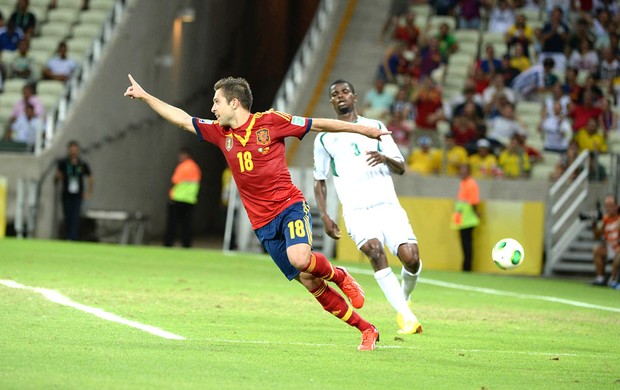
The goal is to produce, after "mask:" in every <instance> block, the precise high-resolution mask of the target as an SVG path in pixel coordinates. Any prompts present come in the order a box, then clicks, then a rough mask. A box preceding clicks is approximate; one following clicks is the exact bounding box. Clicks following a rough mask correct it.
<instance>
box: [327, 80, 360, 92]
mask: <svg viewBox="0 0 620 390" xmlns="http://www.w3.org/2000/svg"><path fill="white" fill-rule="evenodd" d="M336 84H346V85H348V86H349V88H350V89H351V92H352V93H353V94H354V95H355V87H354V86H353V84H351V83H350V82H348V81H347V80H344V79H337V80H334V81H333V82H332V83H331V84H329V88H328V90H331V89H332V87H333V86H334V85H336Z"/></svg>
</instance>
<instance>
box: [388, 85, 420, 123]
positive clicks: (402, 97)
mask: <svg viewBox="0 0 620 390" xmlns="http://www.w3.org/2000/svg"><path fill="white" fill-rule="evenodd" d="M413 110H414V108H413V103H411V100H410V99H409V96H408V94H407V88H405V87H400V88H398V92H396V96H395V97H394V101H393V102H392V104H391V105H390V115H392V116H393V115H395V114H396V113H398V114H400V116H401V118H403V119H405V120H407V119H413Z"/></svg>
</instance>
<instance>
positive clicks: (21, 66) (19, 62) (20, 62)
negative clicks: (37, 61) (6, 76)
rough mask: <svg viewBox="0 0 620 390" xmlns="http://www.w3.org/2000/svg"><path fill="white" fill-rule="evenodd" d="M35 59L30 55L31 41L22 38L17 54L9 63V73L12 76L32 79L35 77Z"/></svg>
mask: <svg viewBox="0 0 620 390" xmlns="http://www.w3.org/2000/svg"><path fill="white" fill-rule="evenodd" d="M33 65H34V59H33V58H32V56H31V55H30V41H29V40H27V39H22V40H21V41H19V45H18V47H17V55H15V57H13V61H11V63H10V64H9V73H10V75H11V77H14V78H19V79H25V80H31V81H34V80H32V79H33V76H34V75H33V73H32V71H33Z"/></svg>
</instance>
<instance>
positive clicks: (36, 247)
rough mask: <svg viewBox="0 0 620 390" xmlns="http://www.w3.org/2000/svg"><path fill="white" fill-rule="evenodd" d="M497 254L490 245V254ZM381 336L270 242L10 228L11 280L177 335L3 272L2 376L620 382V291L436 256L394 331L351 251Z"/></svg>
mask: <svg viewBox="0 0 620 390" xmlns="http://www.w3.org/2000/svg"><path fill="white" fill-rule="evenodd" d="M489 261H491V260H489ZM344 265H345V266H348V268H349V270H350V271H351V273H352V275H354V276H355V277H356V279H357V280H358V281H359V282H360V284H361V285H362V286H363V287H364V289H365V291H366V298H367V300H366V304H365V306H364V308H362V309H361V310H359V312H360V313H361V314H362V316H363V317H364V318H366V319H367V320H369V321H370V322H372V323H374V324H375V325H376V326H377V328H378V329H379V331H380V332H381V342H380V343H378V346H379V347H378V349H377V350H375V351H372V352H359V351H357V350H356V347H357V345H358V344H359V342H360V333H359V332H358V331H357V330H356V329H353V328H350V327H349V326H347V325H346V324H344V323H343V322H341V321H340V320H338V319H336V318H335V317H332V316H331V315H329V314H327V313H325V312H324V311H323V310H322V308H321V307H320V305H319V304H318V303H317V302H316V301H315V300H314V298H312V297H311V296H310V295H309V294H308V293H307V292H306V291H305V290H304V289H303V288H302V287H301V285H299V284H298V283H296V282H288V281H287V280H286V279H285V278H284V277H283V276H282V275H281V274H280V273H279V271H278V270H277V268H276V267H275V265H273V263H272V262H271V261H270V260H269V259H268V258H267V257H266V256H262V255H253V254H224V253H222V252H218V251H207V250H202V249H192V250H181V249H170V248H159V247H130V246H124V247H123V246H116V245H104V244H86V243H65V242H53V241H38V240H16V239H9V238H7V239H4V240H0V280H3V281H6V280H10V281H14V282H16V283H20V284H22V285H24V286H29V287H39V288H45V289H50V290H54V291H56V292H58V293H60V294H62V295H63V296H65V297H67V298H69V299H70V300H71V301H72V302H75V303H77V304H81V305H86V306H88V307H91V308H97V309H101V310H105V311H106V312H108V313H113V314H115V315H117V316H119V317H121V318H123V319H125V320H127V321H135V322H137V323H140V324H144V325H150V326H153V327H157V328H159V329H162V330H164V331H167V332H170V333H172V334H175V335H179V336H182V337H183V338H184V340H173V339H166V338H163V337H160V336H157V335H155V334H152V333H149V332H146V331H144V330H141V329H138V328H135V327H131V326H128V325H126V324H122V323H117V322H112V321H107V320H105V319H102V318H99V317H97V316H95V315H93V314H89V313H86V312H84V311H80V310H77V309H76V308H74V307H69V306H65V305H61V304H58V303H55V302H52V301H50V300H48V299H46V298H45V297H44V296H43V295H42V294H41V293H39V292H37V291H34V290H30V289H18V288H10V287H8V286H7V285H6V283H5V284H0V313H1V314H0V319H1V320H0V388H1V389H51V388H58V389H147V388H148V389H159V388H161V389H193V388H195V389H241V388H244V389H245V388H247V389H315V388H316V389H483V388H484V389H565V388H575V389H580V388H588V389H595V388H600V389H612V388H613V389H617V388H619V386H620V352H619V345H620V344H619V340H620V292H618V291H614V290H611V289H607V288H596V287H591V286H589V285H588V284H587V283H585V282H583V281H574V280H558V279H544V278H529V277H516V276H510V273H509V272H507V273H506V274H505V275H501V276H492V275H483V274H463V273H453V272H439V271H429V270H424V271H423V274H422V280H421V282H420V283H419V284H418V287H417V289H416V291H415V293H414V311H415V313H416V314H417V315H418V317H419V318H420V321H421V322H422V324H423V326H424V333H423V334H421V335H411V336H399V335H397V334H396V323H395V313H394V312H393V310H392V308H391V307H390V306H389V304H388V303H387V301H386V299H385V298H384V297H383V294H382V292H381V291H380V289H379V287H378V286H377V284H376V282H375V280H374V278H373V277H372V274H371V272H370V266H369V265H368V264H344Z"/></svg>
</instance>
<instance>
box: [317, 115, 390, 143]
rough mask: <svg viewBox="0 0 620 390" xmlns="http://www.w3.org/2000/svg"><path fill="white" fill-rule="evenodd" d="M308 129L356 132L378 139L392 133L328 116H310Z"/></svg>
mask: <svg viewBox="0 0 620 390" xmlns="http://www.w3.org/2000/svg"><path fill="white" fill-rule="evenodd" d="M310 130H312V131H319V132H328V133H343V132H349V133H358V134H361V135H365V136H366V137H368V138H374V139H380V137H381V136H382V135H387V134H391V133H392V132H391V131H385V130H381V129H379V128H377V127H371V126H364V125H359V124H357V123H351V122H345V121H341V120H339V119H328V118H312V128H311V129H310Z"/></svg>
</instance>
